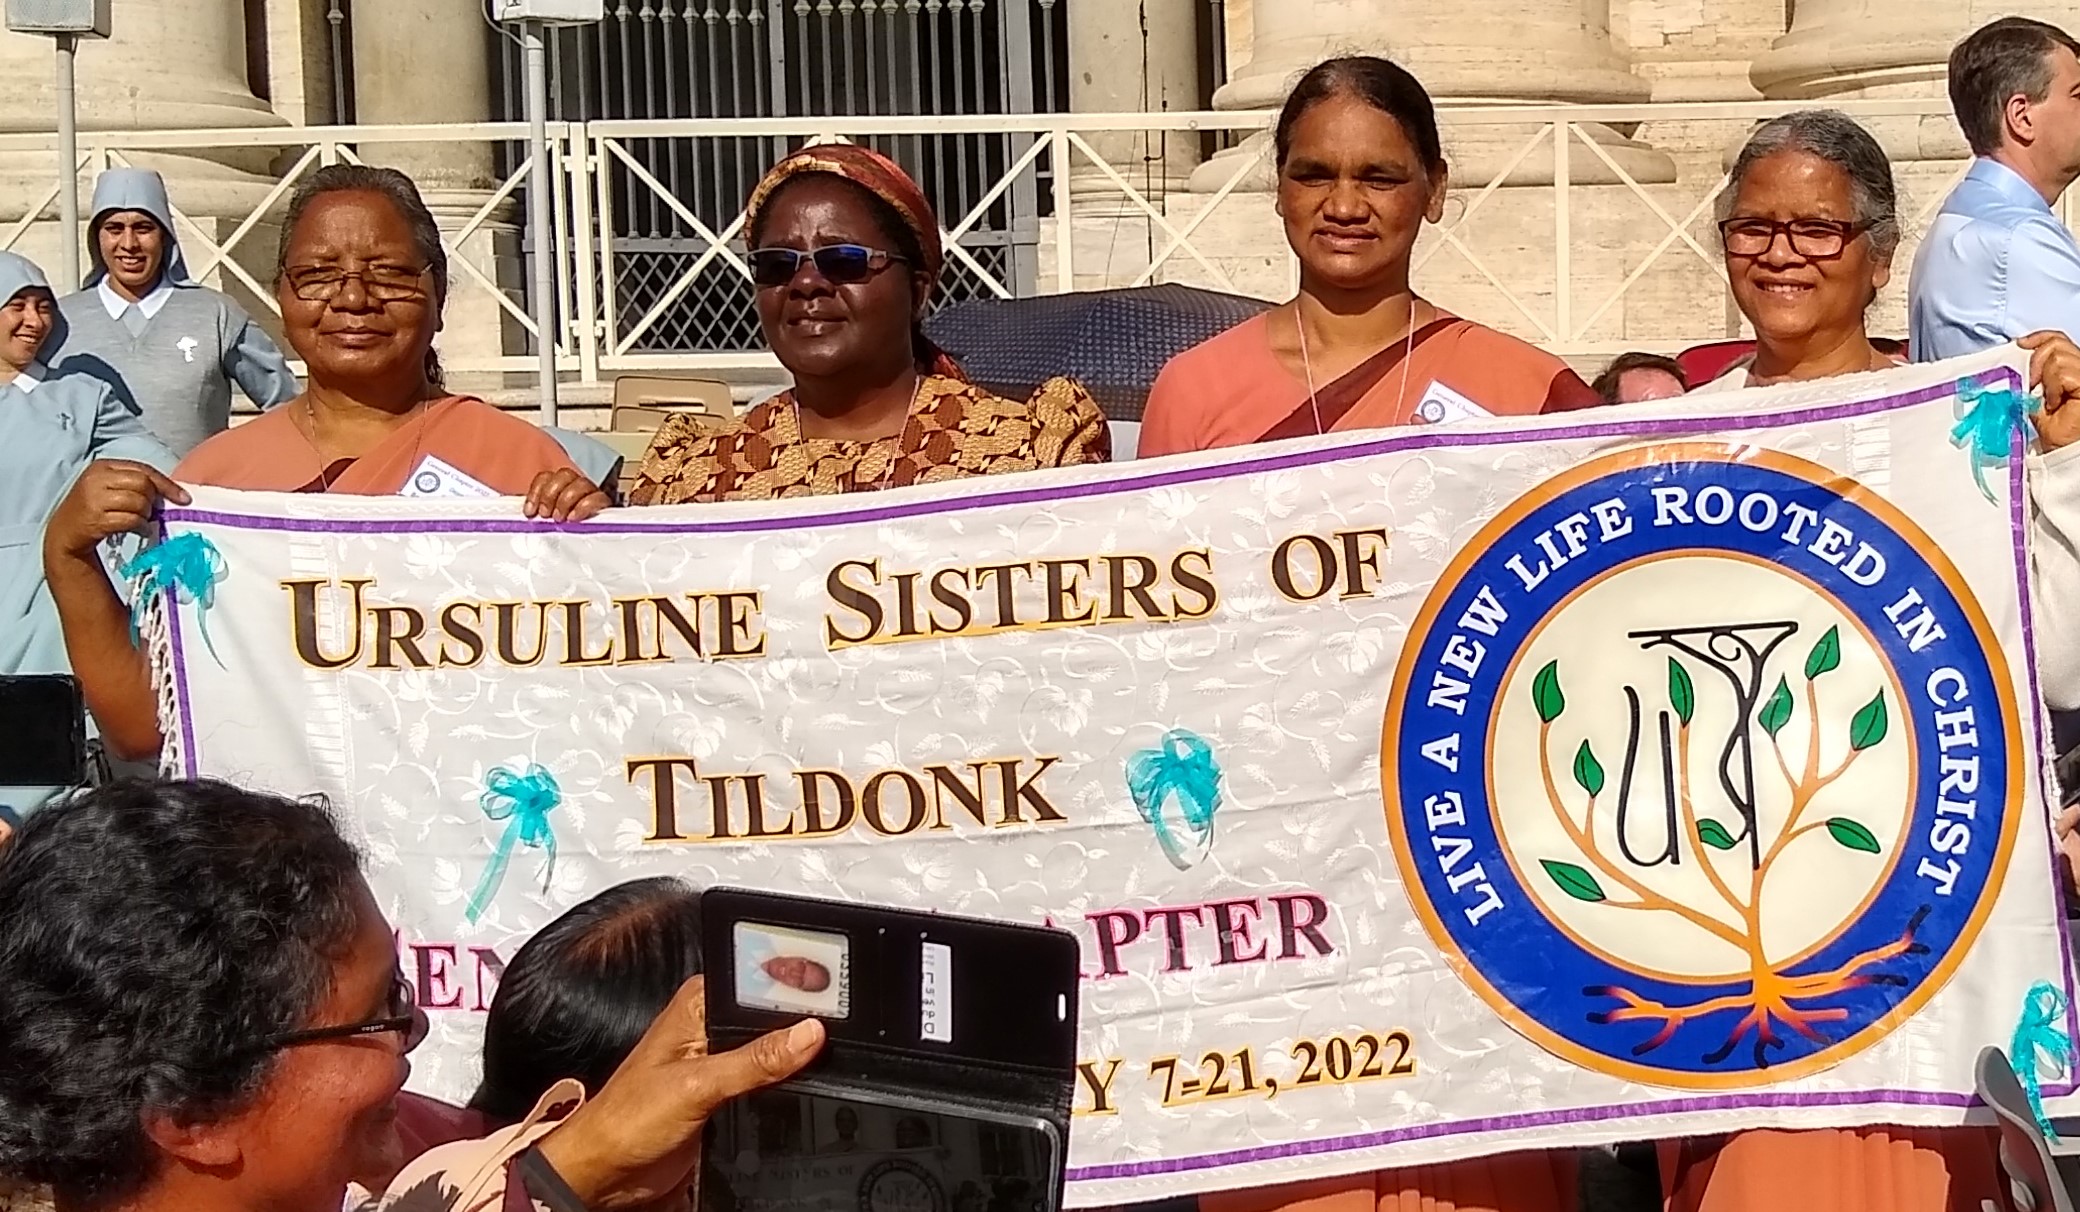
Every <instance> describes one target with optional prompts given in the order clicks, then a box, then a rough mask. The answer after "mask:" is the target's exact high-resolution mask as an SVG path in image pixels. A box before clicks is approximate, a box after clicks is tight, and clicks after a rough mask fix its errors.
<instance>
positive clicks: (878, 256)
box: [630, 144, 1111, 505]
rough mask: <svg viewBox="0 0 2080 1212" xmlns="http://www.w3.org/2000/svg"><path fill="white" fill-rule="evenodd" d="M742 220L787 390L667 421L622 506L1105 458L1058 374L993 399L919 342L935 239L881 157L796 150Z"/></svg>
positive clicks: (1100, 422) (1104, 439) (1100, 441)
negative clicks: (741, 410) (732, 413)
mask: <svg viewBox="0 0 2080 1212" xmlns="http://www.w3.org/2000/svg"><path fill="white" fill-rule="evenodd" d="M746 231H747V232H748V233H749V241H750V244H751V253H750V256H749V261H750V266H751V275H752V280H753V283H754V285H755V287H756V289H757V306H758V321H759V327H760V328H761V330H762V331H763V332H764V333H765V338H766V343H767V344H768V345H770V346H771V347H772V350H773V353H774V355H775V356H776V357H778V358H779V359H780V364H781V365H782V366H784V367H786V368H787V371H788V373H789V374H791V375H792V376H793V377H794V386H793V388H792V389H790V390H789V391H786V392H783V393H782V394H780V395H778V396H776V397H774V398H773V399H771V400H769V401H767V402H765V403H764V404H761V405H759V406H758V407H756V408H753V409H752V410H751V411H750V412H749V413H747V414H746V415H745V416H744V417H743V418H742V419H741V420H740V421H739V422H738V423H737V424H735V425H734V426H732V427H731V428H729V429H726V430H723V431H721V432H719V433H718V432H715V431H713V430H705V431H704V430H703V429H702V428H701V427H700V425H699V424H698V423H697V422H696V421H695V420H693V419H692V418H687V417H673V418H672V419H670V420H668V421H667V422H665V424H664V426H663V427H662V428H660V429H659V430H658V431H657V437H656V439H655V440H654V441H652V442H651V444H650V450H649V453H648V454H647V455H646V456H645V457H644V459H643V466H642V469H641V471H640V473H639V477H638V479H637V482H636V485H635V487H634V489H633V490H631V492H630V499H631V500H632V501H633V502H634V503H635V504H638V505H670V504H677V503H680V502H685V501H736V500H762V499H767V498H772V497H788V496H805V495H810V494H819V493H834V492H867V491H874V490H877V489H882V488H895V487H900V486H902V485H905V484H922V483H931V482H934V481H938V480H948V479H953V478H956V477H959V476H975V475H993V474H996V473H999V472H1009V471H1030V470H1032V469H1034V468H1038V467H1064V466H1069V465H1071V464H1077V463H1102V462H1104V461H1106V460H1107V459H1108V458H1109V457H1110V455H1111V439H1110V436H1109V434H1108V431H1107V430H1106V427H1105V421H1104V418H1103V416H1102V415H1101V414H1100V413H1099V412H1098V407H1097V405H1096V403H1095V402H1093V401H1092V400H1091V398H1090V396H1089V395H1088V394H1086V393H1085V392H1084V391H1083V389H1082V388H1081V387H1078V386H1076V385H1075V384H1073V383H1070V382H1069V381H1067V380H1065V379H1057V380H1054V381H1051V382H1049V383H1047V384H1044V385H1043V386H1042V387H1041V388H1040V390H1039V391H1038V392H1037V393H1035V395H1034V397H1033V398H1032V399H1031V400H1030V401H1025V402H1020V401H1015V400H1005V399H1000V398H998V397H996V396H993V395H991V394H990V393H988V392H986V391H984V390H982V389H981V388H978V387H976V386H974V385H973V384H971V383H969V382H967V380H966V378H965V376H963V375H962V373H961V370H960V367H959V366H958V365H957V364H955V363H954V361H953V360H952V359H951V358H949V357H947V356H946V355H945V354H944V353H942V352H940V351H939V349H938V348H937V347H935V346H934V345H933V344H932V343H931V342H930V341H929V340H928V339H926V337H925V335H924V330H923V329H922V327H920V324H919V322H920V321H921V320H922V319H923V318H924V314H925V310H926V308H927V307H928V305H929V304H930V302H931V298H932V292H933V290H934V288H935V287H936V286H937V284H938V281H939V273H940V270H941V269H942V268H943V266H944V263H945V250H944V247H943V246H942V244H941V242H940V238H939V223H938V220H937V219H936V218H934V217H933V215H932V210H931V206H930V204H929V203H927V202H926V200H925V197H924V194H923V192H922V191H920V190H919V189H918V188H917V184H916V183H915V182H913V181H912V180H911V179H910V178H909V177H908V176H907V175H906V174H905V173H904V172H903V170H902V169H901V168H899V167H897V166H896V164H895V163H894V162H893V161H891V160H889V159H887V158H886V157H884V156H881V155H879V154H877V153H875V152H872V151H869V150H867V149H866V148H863V147H855V146H850V145H846V144H830V145H825V146H819V147H811V148H804V149H803V150H801V151H799V152H796V153H795V154H793V155H791V156H789V157H787V158H786V159H784V160H782V161H781V162H780V163H779V164H778V165H776V166H775V167H774V168H773V170H772V171H771V172H770V173H768V174H766V177H765V179H764V180H763V181H761V182H760V183H759V185H758V188H757V189H756V190H754V191H753V192H752V195H751V202H750V205H749V207H748V208H747V221H746Z"/></svg>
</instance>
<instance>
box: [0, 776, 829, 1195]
mask: <svg viewBox="0 0 2080 1212" xmlns="http://www.w3.org/2000/svg"><path fill="white" fill-rule="evenodd" d="M112 923H119V924H120V928H115V929H112V928H111V924H112ZM0 989H5V990H6V991H7V993H6V996H5V997H4V998H0V1056H4V1057H5V1058H6V1063H5V1064H4V1065H0V1180H11V1181H17V1182H20V1181H26V1182H30V1183H36V1184H47V1185H48V1186H49V1187H50V1188H51V1190H52V1192H53V1194H54V1195H55V1196H56V1200H57V1206H58V1208H59V1209H61V1210H62V1212H84V1210H88V1209H93V1210H97V1212H98V1210H101V1209H122V1210H123V1212H198V1210H203V1209H206V1210H208V1212H337V1210H338V1209H339V1208H340V1207H341V1206H342V1200H343V1198H344V1197H345V1195H346V1192H347V1185H348V1182H349V1180H351V1179H354V1178H357V1177H361V1176H364V1175H370V1174H394V1173H396V1172H397V1170H398V1168H399V1166H400V1165H401V1164H403V1163H404V1162H405V1161H406V1160H407V1159H406V1158H404V1157H403V1156H402V1155H401V1148H402V1147H401V1144H400V1138H399V1135H398V1131H397V1114H398V1096H399V1092H400V1090H401V1089H402V1088H403V1086H404V1083H405V1079H406V1077H407V1076H409V1075H410V1073H411V1062H410V1060H409V1059H408V1058H409V1053H410V1052H411V1050H412V1049H413V1048H414V1047H415V1046H416V1045H417V1044H418V1043H419V1041H420V1040H421V1039H422V1038H423V1037H424V1035H425V1033H426V1027H427V1020H426V1016H425V1015H424V1014H423V1013H422V1012H421V1011H419V1010H418V1009H417V1007H415V1006H414V1005H413V1002H412V994H411V988H410V986H409V985H408V984H407V983H406V982H405V979H404V978H403V977H402V975H401V974H400V972H399V970H398V963H397V941H396V936H395V935H394V934H393V932H392V930H391V927H390V924H389V923H388V922H387V921H385V920H384V917H383V914H382V911H381V909H380V908H379V907H378V906H377V904H376V901H375V898H374V896H373V895H372V894H371V893H370V891H369V888H368V885H367V884H366V883H365V882H364V881H363V879H362V877H361V872H360V867H359V861H358V858H357V856H356V855H355V853H354V850H353V847H352V846H351V845H350V844H349V843H348V842H347V841H346V839H345V838H344V837H342V836H341V834H340V832H339V830H338V828H337V827H336V826H335V824H334V823H333V820H332V818H331V816H330V815H329V814H328V813H327V812H326V810H325V808H324V807H323V806H322V805H319V804H316V803H314V802H312V801H310V800H301V801H299V800H287V799H282V798H279V797H276V796H271V795H266V794H263V793H258V792H250V791H245V790H241V789H239V788H236V787H232V786H229V785H228V784H223V783H210V782H198V783H172V782H167V783H119V784H115V785H112V786H109V787H103V788H99V789H96V790H94V791H91V792H88V793H86V794H84V795H81V796H79V797H77V798H75V799H73V800H70V801H67V802H64V803H60V804H54V805H52V806H50V807H49V808H48V809H46V810H44V811H42V812H39V813H38V814H37V815H35V816H33V817H31V818H30V819H29V821H28V823H27V824H26V825H24V826H23V828H22V830H21V832H20V833H19V834H18V835H17V837H16V839H15V840H14V842H13V843H11V844H10V845H9V846H7V847H5V848H0ZM703 1022H704V1015H703V1012H702V1009H701V1005H700V995H699V986H698V984H697V983H696V984H692V985H689V986H687V987H686V988H683V989H681V990H680V991H679V993H678V995H677V996H675V997H674V998H673V999H672V1000H671V1002H670V1004H669V1005H667V1006H666V1007H665V1009H664V1012H663V1013H662V1014H660V1015H659V1016H658V1018H657V1022H656V1023H655V1024H654V1025H653V1026H652V1027H651V1029H650V1030H649V1032H648V1033H646V1034H644V1035H643V1037H642V1039H641V1040H640V1042H638V1043H637V1044H636V1045H635V1048H634V1050H633V1051H632V1052H630V1053H629V1054H628V1056H627V1059H626V1060H625V1061H623V1062H622V1063H621V1064H620V1066H619V1067H618V1068H616V1069H615V1070H614V1073H613V1076H612V1077H611V1078H609V1079H608V1080H606V1081H605V1082H604V1083H603V1084H600V1085H599V1086H598V1088H597V1089H595V1090H593V1091H591V1092H590V1093H591V1097H589V1098H588V1097H586V1095H585V1093H584V1092H582V1091H581V1090H579V1089H577V1088H575V1087H573V1088H570V1089H569V1102H570V1103H571V1104H575V1109H570V1110H568V1113H567V1114H566V1115H562V1116H560V1117H559V1116H556V1115H548V1114H544V1115H542V1116H538V1117H536V1118H537V1119H538V1120H540V1121H541V1122H538V1123H535V1124H532V1125H531V1128H530V1131H529V1133H528V1135H527V1139H526V1141H525V1142H522V1143H521V1144H520V1146H519V1147H518V1148H508V1149H507V1150H506V1152H505V1153H503V1154H501V1156H506V1155H511V1156H512V1157H513V1158H514V1159H515V1161H514V1165H513V1166H512V1167H511V1168H509V1169H501V1168H496V1167H494V1168H493V1169H492V1170H491V1172H490V1173H489V1174H488V1175H477V1176H476V1178H477V1180H478V1186H480V1187H488V1195H487V1201H486V1202H480V1203H477V1204H472V1205H471V1206H472V1207H477V1206H489V1207H491V1208H500V1207H528V1208H533V1209H549V1210H550V1212H566V1210H570V1212H582V1210H583V1209H603V1208H630V1207H639V1206H644V1205H646V1204H651V1203H654V1202H655V1201H657V1200H658V1199H659V1198H660V1197H662V1196H664V1195H666V1194H667V1193H675V1192H681V1191H684V1190H685V1188H686V1186H687V1183H688V1182H689V1181H690V1176H691V1174H692V1170H693V1166H694V1164H695V1161H696V1159H697V1149H698V1145H699V1140H700V1132H701V1126H702V1123H703V1122H704V1121H705V1119H706V1118H707V1116H708V1115H709V1114H710V1113H712V1112H713V1110H714V1109H715V1108H716V1107H717V1106H719V1105H720V1104H721V1103H723V1102H725V1101H727V1100H728V1099H730V1098H732V1097H735V1096H737V1095H739V1094H742V1093H744V1092H746V1091H749V1090H752V1089H756V1088H758V1087H760V1086H764V1085H768V1084H770V1083H771V1082H774V1081H777V1080H779V1079H781V1078H783V1077H785V1076H787V1075H789V1074H791V1073H793V1072H794V1071H795V1070H797V1069H799V1068H801V1066H802V1065H804V1064H806V1063H807V1062H808V1061H809V1059H810V1058H811V1057H812V1056H813V1055H814V1054H815V1053H816V1051H817V1050H818V1049H819V1048H820V1047H821V1046H822V1039H823V1035H822V1030H821V1028H820V1027H819V1026H817V1025H815V1024H814V1023H808V1024H800V1025H797V1026H796V1027H794V1028H793V1029H791V1030H789V1031H788V1032H785V1033H779V1034H775V1035H771V1036H767V1037H765V1038H764V1039H761V1040H759V1041H757V1042H755V1043H754V1044H752V1045H751V1046H750V1047H748V1048H745V1049H741V1050H739V1051H736V1052H728V1053H721V1054H718V1055H714V1056H709V1055H706V1041H705V1039H704V1038H703V1032H702V1023H703ZM448 1149H449V1150H450V1151H451V1155H461V1154H471V1155H475V1154H482V1153H483V1152H484V1149H483V1148H482V1147H475V1144H474V1143H471V1144H459V1145H453V1146H449V1147H448ZM438 1157H439V1154H438V1152H437V1153H436V1154H434V1155H429V1157H427V1158H426V1159H422V1165H425V1164H433V1165H434V1166H435V1167H436V1172H438V1173H442V1174H446V1175H449V1176H450V1178H451V1181H448V1182H446V1183H445V1184H444V1185H442V1186H441V1187H440V1188H439V1189H438V1190H436V1191H432V1192H429V1191H428V1190H419V1191H417V1192H415V1193H414V1192H409V1191H403V1190H393V1191H392V1192H390V1196H389V1201H388V1203H389V1204H391V1205H395V1207H396V1209H397V1212H408V1210H409V1209H413V1208H419V1209H423V1208H428V1207H443V1208H446V1207H450V1206H452V1205H451V1202H450V1201H448V1200H446V1199H442V1198H435V1199H430V1200H429V1199H428V1198H427V1196H428V1195H429V1194H430V1193H431V1194H434V1195H436V1196H438V1195H441V1194H443V1193H446V1192H450V1191H452V1189H453V1188H454V1187H455V1185H456V1184H457V1183H459V1182H461V1181H462V1180H463V1178H464V1177H465V1172H462V1171H454V1170H446V1169H440V1168H439V1166H438ZM509 1186H517V1187H520V1188H524V1191H518V1190H516V1191H513V1192H510V1193H509V1192H508V1190H507V1188H508V1187H509ZM509 1194H510V1195H512V1196H513V1197H514V1198H508V1195H509ZM523 1196H524V1197H523Z"/></svg>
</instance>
